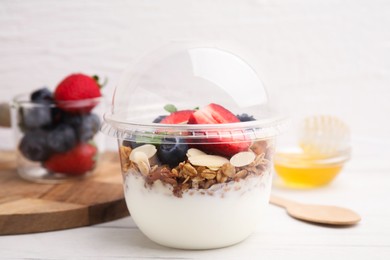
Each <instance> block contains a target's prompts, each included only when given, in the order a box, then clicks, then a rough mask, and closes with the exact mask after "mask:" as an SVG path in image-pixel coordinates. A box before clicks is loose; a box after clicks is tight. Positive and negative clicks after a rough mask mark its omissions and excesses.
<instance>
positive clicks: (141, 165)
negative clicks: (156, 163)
mask: <svg viewBox="0 0 390 260" xmlns="http://www.w3.org/2000/svg"><path fill="white" fill-rule="evenodd" d="M137 165H138V169H139V171H140V172H141V173H142V175H144V176H147V175H148V174H149V172H150V166H149V165H148V164H147V163H146V162H145V161H139V162H138V163H137Z"/></svg>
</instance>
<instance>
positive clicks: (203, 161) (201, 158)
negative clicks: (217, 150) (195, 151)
mask: <svg viewBox="0 0 390 260" xmlns="http://www.w3.org/2000/svg"><path fill="white" fill-rule="evenodd" d="M188 160H189V161H190V163H191V164H192V165H195V166H206V167H207V168H210V169H215V168H220V167H221V166H222V165H223V164H224V163H228V162H229V160H228V159H226V158H225V157H222V156H218V155H208V154H201V155H195V156H191V157H189V158H188Z"/></svg>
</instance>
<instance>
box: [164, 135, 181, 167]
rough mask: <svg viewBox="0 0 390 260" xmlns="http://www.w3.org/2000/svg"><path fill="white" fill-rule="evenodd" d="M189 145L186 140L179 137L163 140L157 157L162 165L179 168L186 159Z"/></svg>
mask: <svg viewBox="0 0 390 260" xmlns="http://www.w3.org/2000/svg"><path fill="white" fill-rule="evenodd" d="M187 150H188V145H187V144H185V140H184V139H182V138H178V137H168V138H163V139H162V140H161V144H160V146H159V147H158V149H157V156H158V158H159V160H160V161H161V163H162V164H168V165H169V166H170V167H175V166H177V165H178V164H179V163H180V162H182V161H184V160H185V159H186V153H187Z"/></svg>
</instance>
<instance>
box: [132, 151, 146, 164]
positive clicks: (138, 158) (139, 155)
mask: <svg viewBox="0 0 390 260" xmlns="http://www.w3.org/2000/svg"><path fill="white" fill-rule="evenodd" d="M132 155H133V156H132V157H133V162H135V163H136V164H140V162H144V163H145V164H146V165H147V166H148V167H149V168H150V164H149V158H148V156H147V155H146V154H145V153H144V152H137V151H136V152H134V153H132Z"/></svg>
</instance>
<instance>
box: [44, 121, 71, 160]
mask: <svg viewBox="0 0 390 260" xmlns="http://www.w3.org/2000/svg"><path fill="white" fill-rule="evenodd" d="M76 143H77V138H76V133H75V131H74V129H73V128H72V127H71V126H70V125H66V124H60V125H58V126H57V127H55V128H54V129H53V130H51V131H50V132H49V133H48V135H47V145H48V147H49V148H50V149H51V150H53V151H54V152H58V153H62V152H66V151H68V150H70V149H72V148H73V147H74V146H75V145H76Z"/></svg>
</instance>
